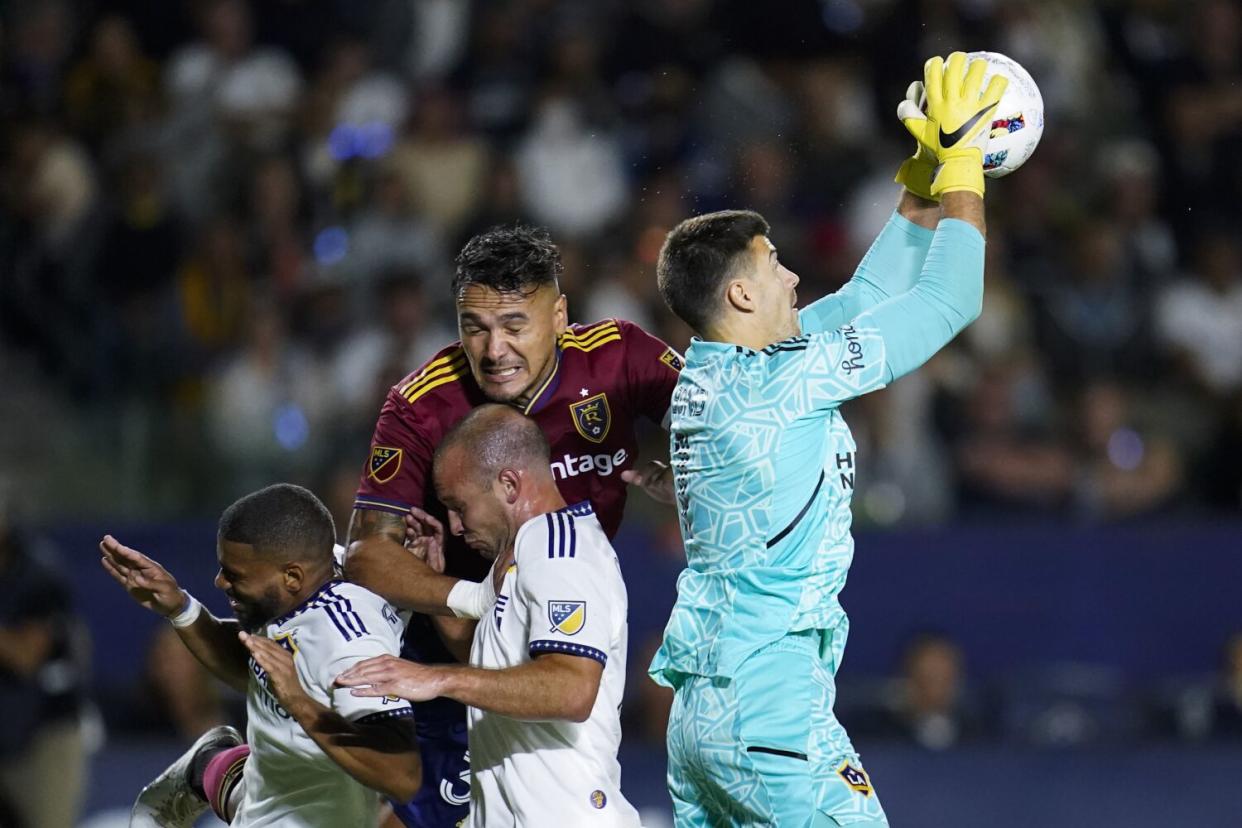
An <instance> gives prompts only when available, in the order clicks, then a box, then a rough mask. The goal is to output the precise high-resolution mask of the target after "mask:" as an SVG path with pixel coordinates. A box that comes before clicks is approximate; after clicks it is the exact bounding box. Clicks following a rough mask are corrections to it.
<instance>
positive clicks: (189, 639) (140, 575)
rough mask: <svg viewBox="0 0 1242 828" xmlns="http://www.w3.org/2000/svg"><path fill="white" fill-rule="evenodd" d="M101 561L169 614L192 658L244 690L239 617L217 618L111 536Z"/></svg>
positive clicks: (139, 598) (149, 605) (141, 600)
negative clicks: (238, 635) (234, 619)
mask: <svg viewBox="0 0 1242 828" xmlns="http://www.w3.org/2000/svg"><path fill="white" fill-rule="evenodd" d="M99 550H100V552H102V553H103V557H102V558H101V559H100V563H101V564H102V565H103V568H104V571H106V572H107V573H108V574H109V575H111V576H112V578H113V580H115V581H116V582H117V583H119V584H120V585H121V586H123V587H125V590H126V592H128V593H129V595H130V597H131V598H133V599H134V601H135V602H136V603H137V604H138V605H139V606H141V607H144V608H146V609H148V610H151V611H152V612H154V613H155V614H157V615H160V616H162V617H164V618H167V619H168V620H169V621H170V622H171V623H172V625H173V628H174V629H175V630H176V631H177V635H178V636H180V638H181V640H182V641H183V642H184V643H185V645H186V647H187V648H188V649H189V650H190V652H191V653H193V654H194V657H195V658H197V659H198V660H199V661H200V662H202V664H203V666H204V667H206V668H207V669H208V670H210V671H211V672H212V674H214V675H215V676H216V677H217V678H219V679H220V680H221V681H223V682H224V683H226V684H228V685H229V686H230V687H233V688H235V689H237V690H240V691H242V692H245V691H246V686H247V681H248V674H247V670H246V658H247V656H246V648H245V647H243V646H242V645H241V643H240V642H239V641H238V640H237V633H238V631H239V630H240V629H241V627H240V626H239V625H238V623H237V622H236V621H232V620H223V619H220V618H216V617H215V616H214V615H212V614H211V613H210V612H209V611H207V610H206V609H204V608H203V605H202V604H200V603H199V602H198V601H197V600H196V599H195V598H193V597H192V596H190V595H189V593H187V592H185V591H184V590H183V589H181V587H180V586H179V585H178V584H177V579H176V578H174V577H173V576H172V574H171V573H170V572H169V571H168V570H167V569H165V568H164V567H162V566H161V565H160V564H159V563H157V562H156V561H154V560H152V559H151V558H149V557H147V556H146V555H144V554H142V553H141V552H139V551H138V550H136V549H131V548H130V547H128V546H125V545H124V544H122V543H121V542H120V541H118V540H117V539H116V538H114V537H112V536H111V535H105V536H104V538H103V540H102V541H100V542H99Z"/></svg>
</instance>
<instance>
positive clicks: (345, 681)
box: [333, 655, 398, 687]
mask: <svg viewBox="0 0 1242 828" xmlns="http://www.w3.org/2000/svg"><path fill="white" fill-rule="evenodd" d="M397 660H398V659H396V658H394V657H393V656H390V655H382V656H376V657H375V658H368V659H367V660H366V661H360V662H358V663H357V664H355V665H354V666H353V667H350V668H349V669H348V670H346V671H345V672H343V673H341V674H340V675H339V676H337V677H336V681H335V682H333V683H334V684H336V686H337V687H358V686H360V685H367V684H371V683H372V682H373V681H376V680H378V679H381V678H386V677H387V676H389V675H390V674H391V671H392V662H393V661H397Z"/></svg>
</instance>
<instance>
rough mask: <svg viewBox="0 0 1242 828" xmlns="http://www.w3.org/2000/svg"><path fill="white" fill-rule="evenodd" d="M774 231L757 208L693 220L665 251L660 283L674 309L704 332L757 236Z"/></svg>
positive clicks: (658, 273)
mask: <svg viewBox="0 0 1242 828" xmlns="http://www.w3.org/2000/svg"><path fill="white" fill-rule="evenodd" d="M770 229H771V228H769V227H768V223H767V221H765V220H764V218H763V216H761V215H759V214H758V213H756V212H754V211H752V210H721V211H720V212H717V213H707V214H705V215H702V216H695V217H694V218H688V219H686V220H685V221H683V222H682V223H681V224H678V225H677V226H676V227H674V228H673V230H672V232H670V233H669V234H668V238H666V239H665V240H664V246H663V247H662V248H660V258H659V261H658V262H657V264H656V280H657V283H658V285H659V287H660V295H661V296H663V297H664V302H665V304H667V305H668V307H669V310H671V311H672V312H673V313H675V314H677V316H678V317H680V318H681V320H682V321H683V322H685V323H686V324H687V325H689V326H690V327H691V328H693V329H694V330H695V331H697V332H699V333H702V332H703V329H704V327H705V326H707V325H709V324H711V322H712V320H713V319H714V318H715V316H716V314H717V312H718V311H719V309H720V304H721V301H722V300H723V298H724V297H723V296H722V292H723V289H724V285H725V282H726V281H727V280H728V278H729V277H730V276H732V275H733V274H734V273H735V272H736V270H737V268H738V266H739V265H742V264H744V263H745V261H746V251H747V250H749V248H750V242H751V240H752V239H754V237H755V236H766V235H768V231H769V230H770Z"/></svg>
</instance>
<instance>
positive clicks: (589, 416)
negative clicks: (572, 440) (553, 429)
mask: <svg viewBox="0 0 1242 828" xmlns="http://www.w3.org/2000/svg"><path fill="white" fill-rule="evenodd" d="M569 413H570V414H572V415H573V418H574V428H576V429H578V433H579V434H581V435H582V436H583V437H585V438H587V439H588V440H590V441H591V442H592V443H602V442H604V438H605V437H607V436H608V427H609V426H610V425H612V412H611V411H610V410H609V409H608V395H607V394H596V395H595V396H594V397H587V398H586V399H585V400H579V401H578V402H576V403H570V405H569Z"/></svg>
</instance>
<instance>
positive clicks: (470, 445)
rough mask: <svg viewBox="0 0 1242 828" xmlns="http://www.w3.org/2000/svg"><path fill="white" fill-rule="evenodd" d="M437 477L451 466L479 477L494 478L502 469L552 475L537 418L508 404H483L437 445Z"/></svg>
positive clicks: (546, 442)
mask: <svg viewBox="0 0 1242 828" xmlns="http://www.w3.org/2000/svg"><path fill="white" fill-rule="evenodd" d="M434 462H435V466H434V469H435V475H436V479H437V480H438V479H439V478H440V476H441V474H442V473H444V472H445V471H447V470H448V467H450V466H456V467H459V468H461V470H462V471H466V472H468V473H470V474H472V475H474V476H476V477H477V478H478V479H480V480H490V479H492V478H494V477H495V476H496V475H497V474H498V473H499V472H500V471H501V470H502V469H515V470H519V471H529V472H533V473H535V474H538V475H540V476H542V475H543V474H547V475H548V476H549V477H550V476H551V474H552V472H551V466H550V461H549V449H548V441H547V439H546V438H545V437H544V436H543V432H542V431H540V430H539V426H538V425H536V424H535V421H534V420H532V419H530V418H529V417H527V416H525V415H524V414H522V413H521V412H520V411H518V410H517V409H515V408H513V407H512V406H508V405H500V404H488V405H483V406H480V407H478V408H476V409H474V410H473V411H471V412H470V413H469V414H467V415H466V417H465V419H463V420H462V421H461V422H459V423H458V424H457V425H456V426H454V427H453V429H452V430H451V431H450V432H449V433H448V434H446V435H445V436H444V439H443V440H441V441H440V446H439V448H437V449H436V456H435V461H434Z"/></svg>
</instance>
